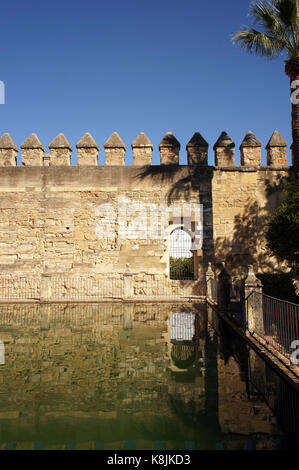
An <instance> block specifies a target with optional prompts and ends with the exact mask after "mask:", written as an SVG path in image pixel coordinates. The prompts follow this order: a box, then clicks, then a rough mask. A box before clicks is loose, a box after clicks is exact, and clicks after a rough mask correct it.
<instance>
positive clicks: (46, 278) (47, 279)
mask: <svg viewBox="0 0 299 470" xmlns="http://www.w3.org/2000/svg"><path fill="white" fill-rule="evenodd" d="M51 297H52V289H51V274H45V273H43V274H42V277H41V287H40V300H42V301H43V300H50V299H51Z"/></svg>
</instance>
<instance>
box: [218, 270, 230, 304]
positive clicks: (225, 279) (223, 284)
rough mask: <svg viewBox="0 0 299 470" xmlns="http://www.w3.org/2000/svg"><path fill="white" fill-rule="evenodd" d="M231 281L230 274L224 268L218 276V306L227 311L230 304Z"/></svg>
mask: <svg viewBox="0 0 299 470" xmlns="http://www.w3.org/2000/svg"><path fill="white" fill-rule="evenodd" d="M230 280H231V279H230V276H229V274H228V273H227V272H226V270H225V268H223V269H222V271H221V273H220V274H219V276H218V281H219V288H218V304H219V306H220V307H221V308H222V309H223V310H225V311H227V310H228V307H229V304H230Z"/></svg>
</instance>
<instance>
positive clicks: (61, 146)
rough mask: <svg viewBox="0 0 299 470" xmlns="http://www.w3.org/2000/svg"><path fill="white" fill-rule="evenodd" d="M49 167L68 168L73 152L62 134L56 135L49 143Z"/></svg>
mask: <svg viewBox="0 0 299 470" xmlns="http://www.w3.org/2000/svg"><path fill="white" fill-rule="evenodd" d="M49 149H50V162H49V165H50V166H70V164H71V160H70V159H71V153H72V151H73V149H72V147H71V146H70V144H69V142H68V141H67V139H66V138H65V136H64V134H58V136H57V137H55V139H54V140H53V141H52V142H51V143H50V145H49Z"/></svg>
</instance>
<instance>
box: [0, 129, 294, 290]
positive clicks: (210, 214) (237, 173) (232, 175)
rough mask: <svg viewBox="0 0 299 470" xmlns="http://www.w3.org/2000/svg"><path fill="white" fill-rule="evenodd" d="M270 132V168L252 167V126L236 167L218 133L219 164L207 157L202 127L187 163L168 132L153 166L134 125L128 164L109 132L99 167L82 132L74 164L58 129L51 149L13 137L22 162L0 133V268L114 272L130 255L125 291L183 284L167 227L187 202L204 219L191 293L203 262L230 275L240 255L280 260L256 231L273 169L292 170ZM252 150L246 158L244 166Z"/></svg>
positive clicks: (15, 272) (97, 275) (272, 193)
mask: <svg viewBox="0 0 299 470" xmlns="http://www.w3.org/2000/svg"><path fill="white" fill-rule="evenodd" d="M277 134H278V133H276V134H275V135H274V137H273V136H272V138H271V139H270V141H269V143H268V145H267V152H268V155H269V158H268V164H269V165H270V166H267V167H261V166H260V151H261V149H260V146H261V144H260V142H259V141H258V140H257V139H256V138H255V137H254V136H253V134H252V133H248V134H247V135H246V137H245V139H244V141H243V143H242V145H241V147H240V149H241V153H242V152H243V155H245V157H244V158H243V159H242V166H241V167H236V166H234V165H235V162H234V158H235V157H234V147H235V144H234V143H233V142H232V140H231V139H230V137H229V136H228V135H227V134H226V133H222V134H221V136H220V138H219V139H218V141H217V142H216V144H215V146H214V150H215V156H216V164H218V165H219V164H221V165H222V166H216V167H209V166H207V159H206V155H207V150H208V144H207V143H206V142H205V141H204V139H203V138H202V137H201V136H200V134H199V133H196V134H195V135H194V136H193V138H192V139H191V140H190V142H189V143H188V145H187V152H188V155H189V162H190V164H189V165H188V166H180V165H178V161H179V160H178V155H179V150H180V144H179V142H178V141H177V140H176V139H175V137H174V136H173V135H172V134H171V133H168V134H166V136H165V137H164V139H163V140H162V141H161V143H160V152H161V163H162V164H161V166H151V165H150V163H151V151H152V144H151V142H150V141H149V139H148V138H147V137H146V136H145V134H143V133H142V134H140V136H138V138H137V139H135V141H134V143H133V144H132V148H133V154H134V165H133V166H125V164H124V158H125V150H126V147H125V145H124V143H123V141H122V140H121V139H120V137H119V136H118V134H117V133H114V134H113V135H112V136H111V138H110V139H108V141H107V142H106V143H105V146H104V147H105V151H106V159H107V165H105V166H97V165H96V162H97V153H98V150H99V148H98V146H97V144H96V143H95V142H94V140H93V139H92V137H91V136H90V135H89V134H86V135H85V136H84V137H83V138H82V139H81V140H80V142H78V144H77V149H78V166H76V167H75V166H71V165H70V155H71V152H72V147H71V146H70V144H69V143H68V141H67V140H66V139H65V137H64V136H63V135H62V134H60V135H59V136H57V138H56V139H54V141H53V142H52V143H51V144H50V145H49V148H50V154H49V155H44V147H43V145H42V144H41V142H40V141H39V139H38V138H37V136H35V135H34V134H32V136H30V138H28V139H27V140H26V141H25V142H24V143H23V144H22V145H21V148H22V151H23V166H22V167H17V166H15V164H16V155H17V152H18V148H17V146H16V145H15V144H14V142H13V141H12V139H11V138H10V136H9V135H8V134H4V135H3V136H2V137H1V138H0V167H1V168H0V178H1V188H0V268H1V273H2V276H7V277H8V278H9V277H11V278H15V277H16V276H21V277H23V278H24V279H25V278H27V280H28V279H29V277H30V276H31V277H37V278H38V277H40V276H41V275H42V274H44V273H48V274H51V275H55V276H57V275H61V276H62V277H63V276H64V277H66V278H67V277H74V278H75V277H77V278H78V277H79V278H80V277H84V278H88V277H92V278H93V279H95V280H97V279H110V278H111V279H115V278H118V279H121V278H122V276H123V274H124V272H125V270H126V268H127V266H128V265H129V269H130V271H131V273H132V274H133V275H134V292H137V291H138V290H139V291H140V289H143V290H144V292H149V291H151V292H152V295H154V294H155V292H153V291H152V289H151V287H150V286H147V287H146V288H145V285H144V282H145V280H146V279H147V280H148V281H149V280H152V281H153V282H154V283H156V285H157V286H159V288H160V289H161V286H165V288H169V289H174V291H175V290H178V289H181V288H182V285H181V284H180V283H179V282H176V281H174V282H173V283H170V281H169V254H170V241H169V237H170V233H171V231H172V230H173V229H174V228H176V227H179V226H185V221H186V219H183V218H182V217H183V216H184V217H185V214H186V207H187V208H188V207H189V209H188V210H189V213H188V217H187V219H188V224H189V229H190V230H191V231H193V232H196V230H197V229H198V228H199V229H200V230H201V229H202V234H201V235H200V237H201V238H200V240H199V244H198V245H197V246H195V248H194V249H193V253H194V264H195V270H196V272H195V278H196V281H195V282H194V283H193V287H191V291H192V292H193V293H195V294H199V295H201V294H205V277H204V273H205V270H206V269H207V265H208V262H210V261H211V262H212V264H213V265H214V267H217V266H218V267H219V269H220V267H221V266H225V267H226V269H227V270H228V271H229V273H230V274H231V275H232V276H233V275H237V274H240V271H241V272H242V273H243V272H244V271H245V272H246V269H247V266H248V265H249V264H253V265H254V266H255V267H256V268H257V269H258V270H267V269H268V270H273V269H276V268H278V267H279V266H278V263H277V262H276V260H275V259H274V258H271V257H269V255H268V253H267V252H266V249H265V240H264V238H263V231H264V228H265V220H266V216H267V215H268V214H270V213H272V212H273V210H274V208H275V207H277V205H278V203H279V202H280V200H281V197H282V195H281V183H282V180H284V179H287V178H288V177H289V176H290V174H291V173H292V172H291V169H290V168H289V167H286V166H281V165H282V164H283V162H284V163H286V159H285V158H284V156H285V155H286V144H285V143H284V141H283V139H282V138H278V136H279V134H278V136H277ZM279 137H280V136H279ZM281 139H282V140H281ZM112 154H113V158H112V156H111V155H112ZM249 154H250V155H253V160H252V159H251V160H252V161H253V162H254V164H255V166H250V165H252V161H251V160H250V159H249V160H248V158H249V157H248V158H247V157H246V156H248V155H249ZM145 155H146V157H145ZM276 155H278V156H277V159H276ZM144 159H146V161H147V163H148V165H146V166H142V163H144V162H145V160H144ZM196 159H198V161H196ZM276 160H277V161H276ZM278 164H279V165H280V166H279V165H278ZM198 207H201V208H202V213H201V215H199V212H198V210H197V209H198ZM188 210H187V212H188ZM221 263H222V264H221ZM135 281H136V282H135ZM153 282H152V285H153ZM157 288H158V287H157ZM186 289H187V291H188V289H189V287H188V286H187V285H186ZM0 290H1V285H0ZM187 291H186V292H187ZM156 294H157V295H160V294H159V293H158V291H157V292H156ZM146 295H147V294H146ZM0 296H1V297H3V295H2V293H0Z"/></svg>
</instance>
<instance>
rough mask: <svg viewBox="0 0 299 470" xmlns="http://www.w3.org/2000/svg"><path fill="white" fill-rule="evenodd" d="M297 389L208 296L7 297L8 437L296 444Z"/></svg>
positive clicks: (3, 380) (23, 442)
mask: <svg viewBox="0 0 299 470" xmlns="http://www.w3.org/2000/svg"><path fill="white" fill-rule="evenodd" d="M298 434H299V431H298V396H296V394H295V393H294V392H293V391H292V389H290V387H289V386H287V385H286V384H285V383H284V382H283V381H282V380H281V379H280V378H279V377H278V376H277V375H276V374H275V373H274V372H273V371H272V370H271V369H270V368H269V367H268V366H266V364H265V363H264V362H263V361H262V360H261V359H260V358H259V356H257V355H256V354H255V353H254V352H253V351H252V350H250V349H249V348H248V347H247V346H246V345H245V344H244V343H243V342H242V341H241V340H240V339H239V338H238V337H237V336H236V335H235V334H233V332H232V331H231V330H230V328H229V327H227V326H226V325H225V324H223V323H222V322H220V321H219V320H218V319H217V318H216V315H215V314H214V313H213V311H212V310H210V309H209V308H208V307H207V306H206V305H203V304H201V305H199V304H194V305H192V304H188V305H178V304H174V305H171V304H121V303H119V304H115V303H114V304H97V305H91V304H90V305H83V304H81V305H79V304H73V305H62V304H56V305H42V306H39V305H36V304H31V305H29V304H23V305H20V304H18V305H0V448H1V449H113V450H119V449H137V450H142V449H159V450H161V449H166V450H182V449H207V450H214V449H229V450H232V449H238V450H240V449H248V450H250V449H279V448H280V449H291V448H296V447H298Z"/></svg>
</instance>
